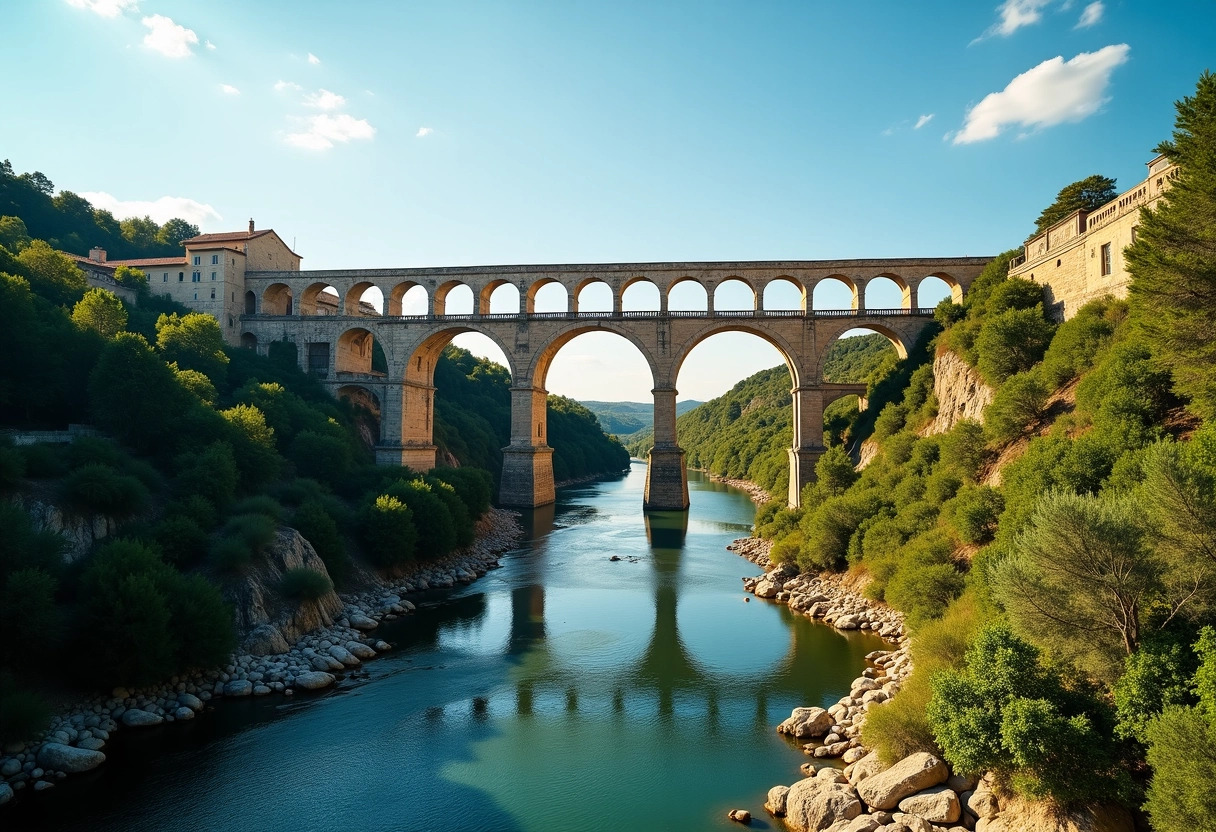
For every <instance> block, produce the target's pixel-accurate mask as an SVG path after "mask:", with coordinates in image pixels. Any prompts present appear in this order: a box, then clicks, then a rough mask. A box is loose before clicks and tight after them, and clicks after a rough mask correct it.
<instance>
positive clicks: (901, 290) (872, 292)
mask: <svg viewBox="0 0 1216 832" xmlns="http://www.w3.org/2000/svg"><path fill="white" fill-rule="evenodd" d="M865 300H866V309H907V308H908V307H909V305H910V303H911V301H912V293H911V291H910V290H909V288H908V282H907V281H906V280H904V279H903V278H902V277H900V276H899V275H897V274H894V273H892V272H884V273H882V274H879V275H875V276H874V277H872V278H870V279H869V280H867V281H866V286H865Z"/></svg>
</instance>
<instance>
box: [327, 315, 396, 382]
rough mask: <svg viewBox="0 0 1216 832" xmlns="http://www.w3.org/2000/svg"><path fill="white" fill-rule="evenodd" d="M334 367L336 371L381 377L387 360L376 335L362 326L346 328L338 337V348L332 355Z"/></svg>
mask: <svg viewBox="0 0 1216 832" xmlns="http://www.w3.org/2000/svg"><path fill="white" fill-rule="evenodd" d="M334 369H335V370H336V371H337V372H338V373H357V374H359V375H372V376H380V377H383V376H384V375H385V374H386V373H387V372H388V361H387V358H386V356H385V354H384V351H383V349H382V348H381V347H380V345H379V344H378V343H377V342H376V336H375V335H373V334H372V333H371V332H370V331H368V330H366V329H362V328H358V327H356V328H354V329H348V330H346V332H343V333H342V335H340V336H339V337H338V348H337V350H336V352H335V355H334Z"/></svg>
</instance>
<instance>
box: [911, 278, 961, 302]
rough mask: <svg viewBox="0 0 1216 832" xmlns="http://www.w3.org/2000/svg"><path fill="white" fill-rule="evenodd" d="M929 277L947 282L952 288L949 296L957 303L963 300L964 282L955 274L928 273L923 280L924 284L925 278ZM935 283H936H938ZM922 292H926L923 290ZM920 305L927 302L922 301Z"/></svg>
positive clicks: (922, 283)
mask: <svg viewBox="0 0 1216 832" xmlns="http://www.w3.org/2000/svg"><path fill="white" fill-rule="evenodd" d="M929 278H934V279H935V280H940V281H941V282H942V283H945V284H946V286H947V287H949V289H950V295H949V297H950V299H951V300H952V301H954V302H955V303H962V302H963V295H964V292H963V284H962V283H960V282H959V280H958V278H956V277H955V276H954V275H952V274H950V273H949V272H933V273H931V274H929V275H926V277H925V278H924V280H922V281H921V285H922V286H924V285H925V280H928V279H929ZM934 285H936V283H935V284H934ZM921 294H924V292H923V290H922V292H921ZM939 300H940V298H939ZM920 305H921V306H922V307H923V306H925V305H926V304H924V303H922V304H920Z"/></svg>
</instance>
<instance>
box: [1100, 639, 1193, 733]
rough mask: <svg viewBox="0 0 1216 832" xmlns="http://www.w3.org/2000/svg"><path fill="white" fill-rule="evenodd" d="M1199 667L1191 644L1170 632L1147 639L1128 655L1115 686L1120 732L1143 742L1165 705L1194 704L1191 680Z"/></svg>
mask: <svg viewBox="0 0 1216 832" xmlns="http://www.w3.org/2000/svg"><path fill="white" fill-rule="evenodd" d="M1195 667H1196V662H1195V659H1194V654H1193V653H1192V652H1191V650H1190V649H1189V647H1188V645H1186V644H1184V643H1182V642H1180V641H1179V640H1177V639H1176V638H1170V637H1168V636H1167V637H1158V638H1155V639H1152V640H1150V641H1147V642H1145V643H1144V644H1143V645H1142V646H1141V647H1140V649H1139V650H1137V651H1136V652H1135V653H1132V654H1131V655H1130V656H1128V657H1127V659H1126V661H1125V663H1124V671H1123V675H1122V676H1121V677H1120V678H1119V681H1118V682H1116V683H1115V687H1114V696H1115V713H1116V715H1117V717H1118V720H1119V722H1118V725H1117V726H1116V729H1115V730H1116V732H1117V733H1118V735H1119V736H1120V737H1123V738H1124V739H1134V740H1140V741H1142V742H1143V741H1145V740H1146V737H1147V731H1148V727H1149V723H1151V722H1152V721H1153V719H1155V718H1156V717H1158V716H1160V715H1161V711H1162V709H1163V708H1164V707H1166V706H1168V705H1189V704H1191V701H1192V697H1191V691H1190V685H1189V684H1188V682H1189V680H1190V678H1191V675H1192V674H1193V673H1194V672H1195Z"/></svg>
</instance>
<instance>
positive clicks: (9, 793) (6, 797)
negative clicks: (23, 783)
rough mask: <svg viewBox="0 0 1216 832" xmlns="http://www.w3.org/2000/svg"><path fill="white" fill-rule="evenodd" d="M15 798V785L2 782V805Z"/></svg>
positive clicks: (0, 804) (0, 783)
mask: <svg viewBox="0 0 1216 832" xmlns="http://www.w3.org/2000/svg"><path fill="white" fill-rule="evenodd" d="M12 799H13V787H12V786H10V785H9V784H8V783H2V782H0V806H3V805H4V804H5V803H8V802H9V801H10V800H12Z"/></svg>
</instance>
